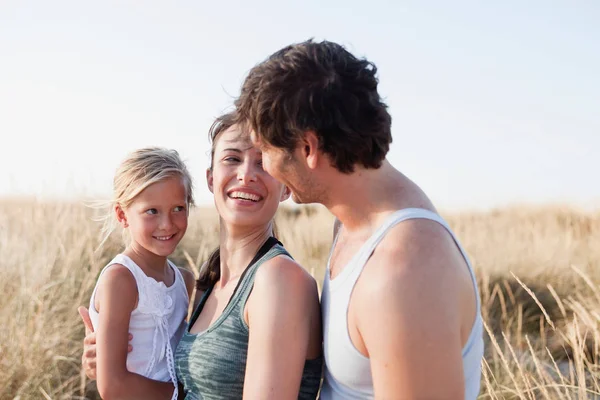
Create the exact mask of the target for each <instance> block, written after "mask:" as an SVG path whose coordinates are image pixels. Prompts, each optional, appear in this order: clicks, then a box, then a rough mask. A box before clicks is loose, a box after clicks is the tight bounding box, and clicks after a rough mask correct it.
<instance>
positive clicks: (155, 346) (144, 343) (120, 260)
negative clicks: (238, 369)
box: [89, 254, 189, 400]
mask: <svg viewBox="0 0 600 400" xmlns="http://www.w3.org/2000/svg"><path fill="white" fill-rule="evenodd" d="M168 263H169V265H170V266H171V268H172V269H173V272H174V273H175V281H174V282H173V284H172V285H171V286H168V287H167V286H166V285H165V284H164V282H158V281H156V280H155V279H153V278H150V277H149V276H147V275H146V274H145V273H144V271H142V269H141V268H140V267H139V266H138V265H137V264H136V263H135V262H133V260H132V259H131V258H129V257H127V256H126V255H124V254H118V255H117V256H116V257H115V258H114V259H113V260H112V261H111V262H110V263H108V265H107V266H106V267H104V269H102V272H101V273H100V276H101V275H102V274H103V273H104V271H105V270H106V268H108V267H109V266H111V265H113V264H121V265H123V266H125V267H127V269H128V270H129V271H130V272H131V274H132V275H133V277H134V278H135V281H136V284H137V290H138V304H137V307H136V308H135V309H134V310H133V312H132V313H131V319H130V320H129V332H130V333H131V334H132V335H133V340H132V341H131V342H130V343H131V345H132V346H133V350H132V351H131V352H130V353H128V354H127V370H128V371H129V372H135V373H137V374H140V375H143V376H145V377H146V378H149V379H153V380H156V381H161V382H168V381H171V382H172V383H173V385H174V386H175V391H174V392H173V396H172V399H173V400H174V399H177V376H176V375H175V363H174V358H173V352H174V350H175V349H176V348H177V344H178V343H179V339H181V336H182V335H183V332H184V331H185V329H186V327H187V323H186V321H185V317H186V316H187V312H188V305H189V297H188V293H187V288H186V286H185V281H184V280H183V276H182V275H181V272H180V271H179V269H178V268H177V267H176V266H175V265H174V264H173V263H171V261H168ZM97 289H98V283H96V287H95V288H94V292H93V293H92V297H91V299H90V307H89V312H90V319H91V320H92V325H93V326H94V331H97V330H98V321H99V314H98V311H96V307H95V306H94V297H95V296H96V290H97Z"/></svg>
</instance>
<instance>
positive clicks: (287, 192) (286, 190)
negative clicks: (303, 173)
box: [279, 185, 292, 202]
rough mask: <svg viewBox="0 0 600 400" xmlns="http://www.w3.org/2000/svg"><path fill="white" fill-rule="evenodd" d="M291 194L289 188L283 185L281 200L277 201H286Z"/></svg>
mask: <svg viewBox="0 0 600 400" xmlns="http://www.w3.org/2000/svg"><path fill="white" fill-rule="evenodd" d="M291 194H292V191H291V190H290V188H288V187H287V186H285V185H283V191H282V192H281V198H280V199H279V201H280V202H282V201H286V200H287V199H289V198H290V195H291Z"/></svg>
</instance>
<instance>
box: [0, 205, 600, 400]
mask: <svg viewBox="0 0 600 400" xmlns="http://www.w3.org/2000/svg"><path fill="white" fill-rule="evenodd" d="M91 217H92V213H91V211H90V210H89V209H88V208H86V207H84V206H82V205H81V204H79V203H67V202H56V203H53V202H51V201H45V202H41V201H36V200H31V199H29V200H28V199H12V200H11V199H4V200H0V255H1V257H0V277H1V280H0V399H84V398H86V399H95V398H97V393H96V391H95V386H94V383H93V382H89V381H87V380H86V379H85V377H84V376H82V375H81V372H80V357H81V351H82V338H83V334H84V330H83V325H82V324H81V322H80V318H79V315H78V314H77V307H78V306H80V305H87V303H88V301H89V297H90V294H91V291H92V289H93V286H94V284H95V281H96V277H97V274H98V272H99V271H100V269H101V268H102V267H103V266H104V265H105V263H106V262H107V261H109V259H110V258H111V257H112V256H113V255H114V254H115V253H116V252H118V251H119V250H120V247H119V244H120V242H119V237H118V235H114V237H112V238H111V240H109V242H108V244H107V245H106V246H105V248H104V249H103V250H102V251H100V252H95V249H96V247H97V245H98V243H99V234H98V232H99V228H100V227H99V225H98V223H96V222H94V221H93V220H92V218H91ZM444 217H445V218H446V219H447V220H448V221H449V223H450V225H451V226H452V227H453V229H454V230H455V232H456V233H457V234H458V236H459V238H460V240H461V242H462V243H463V245H464V246H465V247H466V249H467V251H468V252H469V254H470V256H471V257H472V261H473V263H474V265H475V269H476V273H477V277H478V281H479V285H480V291H481V298H482V313H483V317H484V320H485V323H486V331H487V333H486V356H485V360H484V362H483V371H484V374H483V379H482V390H481V395H480V398H481V399H488V398H490V399H505V398H506V399H513V398H514V399H589V398H599V399H600V368H599V367H600V360H599V357H600V330H599V328H600V324H599V322H600V213H598V212H583V211H578V210H575V209H570V208H562V207H540V208H524V207H514V208H507V209H500V210H495V211H489V212H481V213H475V212H473V213H460V214H456V213H455V214H444ZM332 222H333V220H332V217H331V216H330V215H329V214H328V213H327V212H326V211H324V210H323V209H322V208H316V207H314V208H300V209H297V210H292V209H289V208H286V209H281V210H280V212H279V214H278V216H277V224H278V229H279V232H280V239H281V241H282V242H283V243H284V244H285V245H286V247H287V248H288V250H289V251H290V252H291V254H292V255H293V256H294V257H295V258H296V259H297V260H298V261H299V262H300V263H301V264H302V265H303V266H305V267H306V268H307V269H308V270H309V271H310V272H311V273H312V274H313V275H314V276H315V277H316V278H317V280H318V281H319V282H320V281H321V280H322V277H323V268H324V265H325V262H326V258H327V255H328V250H329V246H330V243H331V227H332ZM217 232H218V225H217V219H216V215H215V213H214V212H213V211H211V210H210V209H197V210H195V211H194V212H193V214H192V216H191V221H190V228H189V230H188V233H187V235H186V237H185V239H184V240H183V241H182V243H181V245H180V246H179V248H178V250H177V252H176V253H175V254H174V256H173V259H174V261H176V262H177V263H178V264H180V265H185V266H188V267H189V268H190V269H193V270H195V271H197V268H198V267H199V266H200V265H201V263H202V261H203V260H204V259H205V258H206V256H207V255H208V254H209V253H210V251H211V250H212V249H213V248H214V247H215V245H216V243H217ZM432 362H435V360H432Z"/></svg>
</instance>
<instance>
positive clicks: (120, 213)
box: [115, 204, 129, 228]
mask: <svg viewBox="0 0 600 400" xmlns="http://www.w3.org/2000/svg"><path fill="white" fill-rule="evenodd" d="M115 214H116V216H117V221H119V223H120V224H121V225H123V228H127V227H128V226H129V223H128V222H127V215H125V211H124V210H123V207H121V205H120V204H116V205H115Z"/></svg>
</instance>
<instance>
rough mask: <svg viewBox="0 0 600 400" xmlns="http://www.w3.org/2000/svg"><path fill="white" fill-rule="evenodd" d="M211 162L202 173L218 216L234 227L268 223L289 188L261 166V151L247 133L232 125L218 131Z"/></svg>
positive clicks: (258, 225) (256, 225)
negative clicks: (210, 166)
mask: <svg viewBox="0 0 600 400" xmlns="http://www.w3.org/2000/svg"><path fill="white" fill-rule="evenodd" d="M212 161H213V163H212V165H213V167H212V170H211V169H209V170H208V171H207V172H206V175H207V181H208V188H209V189H210V191H211V192H212V193H213V194H214V196H215V206H216V207H217V210H218V212H219V215H220V216H221V218H223V220H224V221H225V222H227V223H229V224H232V225H236V226H245V227H250V228H252V227H256V228H259V227H261V226H263V225H264V226H266V225H268V224H269V223H270V222H271V220H272V219H273V217H274V216H275V212H276V211H277V207H278V206H279V203H280V202H281V201H283V200H285V199H287V198H288V197H289V191H288V190H287V188H286V187H285V186H284V185H282V184H281V183H279V182H278V181H276V180H275V179H274V178H273V177H272V176H271V175H269V174H268V173H267V172H266V171H265V170H264V169H263V167H262V153H261V152H260V150H258V149H257V148H256V147H254V146H253V144H252V142H251V141H250V136H249V135H248V134H245V133H243V132H241V131H240V129H239V128H238V127H237V126H236V125H234V126H232V127H231V128H229V129H227V130H226V131H224V132H222V133H221V134H220V135H219V136H218V137H217V139H216V143H215V148H214V155H213V160H212Z"/></svg>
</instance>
